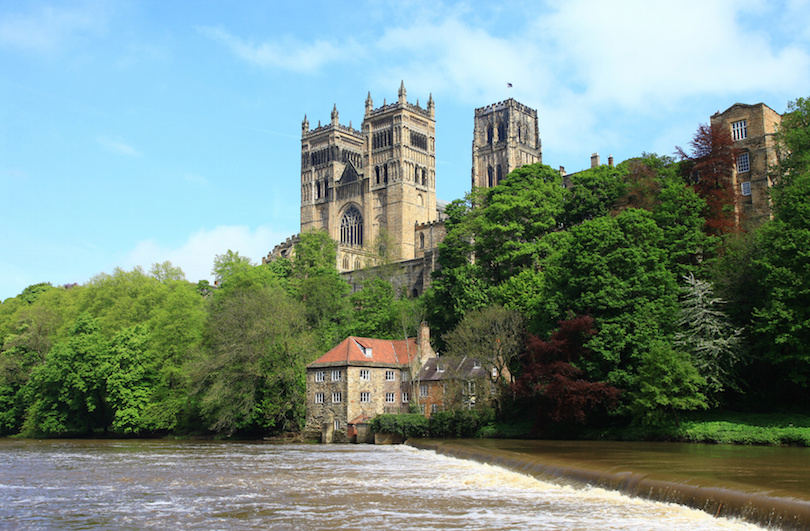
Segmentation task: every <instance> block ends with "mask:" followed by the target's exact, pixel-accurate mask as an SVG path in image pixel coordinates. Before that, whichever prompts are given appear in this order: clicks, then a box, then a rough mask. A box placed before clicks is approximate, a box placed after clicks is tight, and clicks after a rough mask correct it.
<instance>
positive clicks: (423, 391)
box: [419, 384, 428, 398]
mask: <svg viewBox="0 0 810 531" xmlns="http://www.w3.org/2000/svg"><path fill="white" fill-rule="evenodd" d="M427 395H428V386H427V384H420V385H419V396H420V397H422V398H426V397H427Z"/></svg>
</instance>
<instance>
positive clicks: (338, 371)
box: [332, 369, 340, 382]
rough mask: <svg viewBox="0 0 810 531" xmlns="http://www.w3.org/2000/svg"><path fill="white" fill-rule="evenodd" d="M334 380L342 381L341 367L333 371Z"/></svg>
mask: <svg viewBox="0 0 810 531" xmlns="http://www.w3.org/2000/svg"><path fill="white" fill-rule="evenodd" d="M332 381H333V382H339V381H340V369H337V370H334V371H332Z"/></svg>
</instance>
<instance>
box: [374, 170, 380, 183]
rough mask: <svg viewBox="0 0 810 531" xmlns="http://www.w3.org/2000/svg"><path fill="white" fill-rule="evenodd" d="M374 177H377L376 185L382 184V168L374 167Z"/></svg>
mask: <svg viewBox="0 0 810 531" xmlns="http://www.w3.org/2000/svg"><path fill="white" fill-rule="evenodd" d="M374 176H375V177H376V180H375V182H374V184H380V167H379V166H374Z"/></svg>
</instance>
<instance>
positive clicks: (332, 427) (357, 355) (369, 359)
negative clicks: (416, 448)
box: [305, 325, 435, 442]
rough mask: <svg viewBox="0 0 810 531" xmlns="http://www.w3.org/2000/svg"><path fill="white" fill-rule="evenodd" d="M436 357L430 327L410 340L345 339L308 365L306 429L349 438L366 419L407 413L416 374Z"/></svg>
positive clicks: (333, 437) (323, 437)
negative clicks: (425, 363)
mask: <svg viewBox="0 0 810 531" xmlns="http://www.w3.org/2000/svg"><path fill="white" fill-rule="evenodd" d="M433 356H435V352H434V351H433V349H432V348H431V347H430V337H429V332H428V329H427V325H423V326H422V328H421V330H420V334H419V338H408V339H407V340H386V339H372V338H366V337H347V338H346V339H344V340H343V341H342V342H341V343H340V344H339V345H338V346H336V347H335V348H333V349H332V350H330V351H329V352H327V353H326V354H324V355H323V356H321V357H320V358H318V359H317V360H315V361H313V362H312V363H310V364H309V365H307V375H306V379H307V380H306V384H307V397H306V403H307V418H306V427H305V432H306V433H307V434H309V435H320V436H321V440H322V441H323V442H347V441H350V440H352V438H353V437H355V436H356V435H357V432H356V429H357V426H358V425H360V424H365V423H366V421H367V420H368V419H371V418H374V417H376V416H377V415H380V414H383V413H407V412H408V407H409V403H410V400H411V396H410V393H411V381H412V376H413V375H416V374H417V373H418V372H419V369H420V368H421V367H422V365H423V364H424V362H425V361H426V360H427V359H428V358H430V357H433Z"/></svg>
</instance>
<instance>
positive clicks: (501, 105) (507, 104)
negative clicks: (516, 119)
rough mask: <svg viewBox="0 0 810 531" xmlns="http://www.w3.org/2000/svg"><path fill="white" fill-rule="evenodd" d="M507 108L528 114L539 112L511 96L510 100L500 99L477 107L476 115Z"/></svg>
mask: <svg viewBox="0 0 810 531" xmlns="http://www.w3.org/2000/svg"><path fill="white" fill-rule="evenodd" d="M506 108H513V109H517V110H519V111H521V112H524V113H527V114H537V111H535V110H534V109H532V108H531V107H528V106H526V105H523V104H522V103H520V102H519V101H517V100H515V99H514V98H509V99H508V100H504V101H500V102H498V103H492V104H490V105H487V106H486V107H479V108H478V109H475V116H484V115H486V114H490V113H493V112H496V111H502V110H503V109H506Z"/></svg>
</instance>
